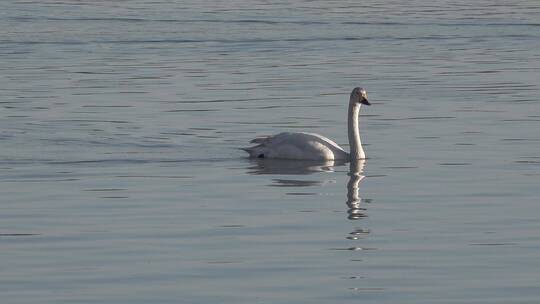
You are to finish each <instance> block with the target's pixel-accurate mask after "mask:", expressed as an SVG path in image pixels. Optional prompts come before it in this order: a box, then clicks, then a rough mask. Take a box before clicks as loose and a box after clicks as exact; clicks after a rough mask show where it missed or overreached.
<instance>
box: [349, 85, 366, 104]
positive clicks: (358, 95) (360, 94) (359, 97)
mask: <svg viewBox="0 0 540 304" xmlns="http://www.w3.org/2000/svg"><path fill="white" fill-rule="evenodd" d="M351 100H354V101H356V102H358V103H361V104H365V105H367V106H369V105H371V103H369V101H368V98H367V92H366V90H364V88H361V87H356V88H354V90H353V91H352V92H351Z"/></svg>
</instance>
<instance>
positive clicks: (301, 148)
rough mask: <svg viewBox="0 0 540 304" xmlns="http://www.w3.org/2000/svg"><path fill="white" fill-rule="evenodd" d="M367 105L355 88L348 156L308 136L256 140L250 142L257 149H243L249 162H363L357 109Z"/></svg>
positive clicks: (290, 134) (296, 134)
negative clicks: (296, 160)
mask: <svg viewBox="0 0 540 304" xmlns="http://www.w3.org/2000/svg"><path fill="white" fill-rule="evenodd" d="M361 104H365V105H369V104H370V103H369V102H368V100H367V92H366V91H365V90H364V89H362V88H360V87H357V88H355V89H354V90H353V91H352V92H351V97H350V99H349V113H348V133H349V144H350V147H351V153H347V152H346V151H345V150H343V148H341V147H340V146H339V145H338V144H336V143H335V142H334V141H332V140H330V139H328V138H327V137H324V136H322V135H319V134H315V133H307V132H283V133H279V134H276V135H272V136H266V137H258V138H255V139H253V140H252V141H251V143H256V144H258V145H256V146H253V147H249V148H242V149H243V150H244V151H246V152H248V153H249V157H251V158H276V159H298V160H301V159H304V160H334V159H345V160H350V159H364V158H365V157H366V156H365V153H364V149H363V148H362V143H361V141H360V130H359V123H358V115H359V112H360V105H361Z"/></svg>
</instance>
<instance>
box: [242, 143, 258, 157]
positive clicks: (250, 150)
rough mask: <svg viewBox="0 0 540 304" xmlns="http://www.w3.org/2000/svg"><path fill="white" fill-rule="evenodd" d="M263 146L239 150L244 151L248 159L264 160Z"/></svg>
mask: <svg viewBox="0 0 540 304" xmlns="http://www.w3.org/2000/svg"><path fill="white" fill-rule="evenodd" d="M262 149H263V146H262V145H257V146H253V147H247V148H240V150H244V151H246V152H247V153H249V157H250V158H264V152H263V151H262Z"/></svg>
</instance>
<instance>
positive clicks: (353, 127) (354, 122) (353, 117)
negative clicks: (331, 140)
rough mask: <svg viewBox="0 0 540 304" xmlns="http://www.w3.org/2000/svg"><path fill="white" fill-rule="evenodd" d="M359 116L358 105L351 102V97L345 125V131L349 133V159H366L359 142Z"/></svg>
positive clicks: (353, 101)
mask: <svg viewBox="0 0 540 304" xmlns="http://www.w3.org/2000/svg"><path fill="white" fill-rule="evenodd" d="M359 114H360V103H358V102H356V101H355V100H353V98H352V96H351V100H350V101H349V118H348V123H347V129H348V132H349V146H350V147H351V153H350V157H351V159H365V158H366V154H365V153H364V149H363V148H362V141H360V126H359V122H358V116H359Z"/></svg>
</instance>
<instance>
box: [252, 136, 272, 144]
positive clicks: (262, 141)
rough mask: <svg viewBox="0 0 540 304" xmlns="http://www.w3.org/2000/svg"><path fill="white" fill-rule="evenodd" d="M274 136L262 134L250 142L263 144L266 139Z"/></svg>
mask: <svg viewBox="0 0 540 304" xmlns="http://www.w3.org/2000/svg"><path fill="white" fill-rule="evenodd" d="M271 137H272V136H260V137H257V138H254V139H252V140H251V141H250V143H252V144H262V143H264V142H266V141H268V140H269V139H270V138H271Z"/></svg>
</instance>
